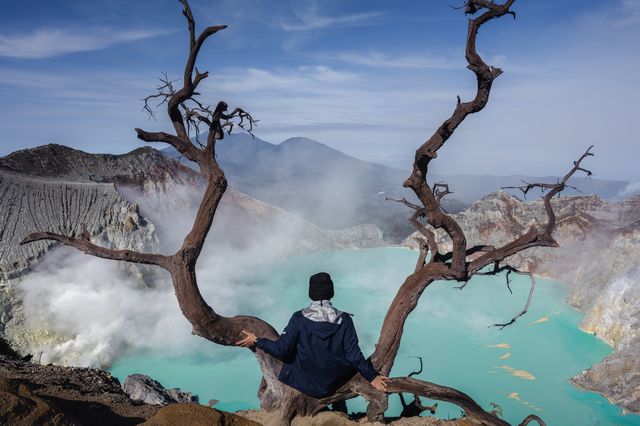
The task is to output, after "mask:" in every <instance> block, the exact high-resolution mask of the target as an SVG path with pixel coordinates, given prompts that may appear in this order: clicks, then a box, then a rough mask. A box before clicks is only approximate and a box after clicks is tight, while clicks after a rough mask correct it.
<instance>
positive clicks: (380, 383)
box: [371, 374, 389, 392]
mask: <svg viewBox="0 0 640 426" xmlns="http://www.w3.org/2000/svg"><path fill="white" fill-rule="evenodd" d="M387 380H389V378H388V377H387V376H383V375H382V374H378V375H377V376H376V378H375V379H373V380H372V381H371V386H373V387H374V388H376V389H378V390H379V391H380V392H386V391H387Z"/></svg>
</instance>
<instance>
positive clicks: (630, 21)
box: [585, 0, 640, 30]
mask: <svg viewBox="0 0 640 426" xmlns="http://www.w3.org/2000/svg"><path fill="white" fill-rule="evenodd" d="M585 17H586V22H587V23H589V24H591V25H596V26H601V25H603V24H604V25H605V27H606V28H607V29H611V30H617V29H622V28H627V27H635V26H638V25H640V0H619V1H618V2H616V3H615V4H609V3H605V4H604V7H602V8H601V9H599V10H597V11H595V12H591V13H587V14H586V15H585Z"/></svg>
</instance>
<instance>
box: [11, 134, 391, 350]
mask: <svg viewBox="0 0 640 426" xmlns="http://www.w3.org/2000/svg"><path fill="white" fill-rule="evenodd" d="M203 185H204V181H203V179H202V177H201V176H200V175H199V174H198V173H196V172H194V171H193V170H192V169H190V168H188V167H185V166H183V165H181V164H179V163H178V162H177V161H175V160H173V159H171V158H170V157H168V156H166V155H164V154H162V153H160V152H158V151H156V150H154V149H152V148H140V149H136V150H134V151H132V152H130V153H128V154H124V155H107V154H88V153H85V152H82V151H78V150H74V149H71V148H67V147H64V146H60V145H45V146H41V147H38V148H33V149H28V150H22V151H17V152H15V153H12V154H10V155H8V156H6V157H4V158H0V335H7V336H8V337H9V339H10V340H11V341H13V342H14V344H16V345H17V346H18V348H19V349H22V350H23V351H28V350H29V349H30V348H31V347H33V346H34V344H35V343H36V342H40V343H42V342H43V341H57V342H58V343H61V342H59V341H58V340H59V336H51V335H47V334H48V332H47V327H46V324H45V325H43V326H42V329H41V330H39V331H37V332H36V331H35V330H30V329H29V328H28V327H27V326H26V324H25V321H24V319H25V317H24V312H23V307H22V300H21V295H20V281H21V278H22V277H23V276H24V275H25V274H27V273H28V272H29V270H30V268H32V267H33V266H34V265H35V264H37V263H38V262H39V260H40V259H42V258H43V256H44V255H45V254H46V253H47V252H48V251H49V250H51V249H52V247H53V246H55V245H56V243H52V242H47V241H40V242H35V243H31V244H28V245H25V246H20V245H19V242H20V241H21V239H22V238H24V237H25V236H26V235H28V234H29V233H31V232H34V231H52V232H56V233H60V234H64V235H79V234H80V233H81V232H82V231H83V229H86V231H87V232H88V233H89V235H90V238H91V240H92V241H93V242H94V243H96V244H99V245H103V246H107V247H113V248H120V249H122V248H128V249H134V250H139V251H155V252H167V253H168V252H172V251H173V250H175V249H176V248H177V247H178V244H180V242H181V241H182V238H184V235H186V232H187V230H188V228H189V227H190V225H191V222H192V218H193V215H194V214H195V211H196V209H197V207H198V204H199V201H200V196H201V194H202V191H203V188H204V187H203ZM209 240H210V241H212V243H211V244H212V245H214V246H216V247H218V248H220V247H236V248H242V247H243V246H248V245H252V244H256V243H258V242H261V243H264V244H265V245H267V244H268V247H271V248H273V247H277V249H278V253H280V254H287V253H292V252H298V251H300V250H307V251H308V250H319V249H336V248H351V247H366V246H372V245H379V244H380V243H381V241H382V232H381V231H380V230H379V229H378V228H377V227H375V226H373V225H361V226H357V227H354V228H350V229H347V230H344V231H325V230H323V229H320V228H318V227H317V226H315V225H313V224H311V223H309V222H307V221H305V220H303V219H300V218H298V217H296V216H294V215H292V214H289V213H287V212H285V211H284V210H282V209H279V208H277V207H273V206H270V205H268V204H265V203H262V202H260V201H257V200H255V199H253V198H251V197H248V196H246V195H244V194H241V193H239V192H237V191H235V190H233V189H232V188H230V189H229V190H228V192H227V193H226V194H225V197H224V198H223V201H222V203H221V206H220V209H219V212H218V215H217V217H216V221H215V224H214V228H213V230H212V234H211V236H210V238H209ZM121 268H122V270H123V271H124V272H125V273H126V274H128V275H129V276H131V275H133V276H135V277H136V278H137V282H138V284H139V285H140V286H151V285H153V282H154V279H155V278H156V277H157V275H156V274H158V273H159V272H158V271H157V269H154V268H151V267H143V266H137V265H129V264H125V263H122V264H121Z"/></svg>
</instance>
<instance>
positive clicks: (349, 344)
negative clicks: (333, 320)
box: [344, 313, 379, 382]
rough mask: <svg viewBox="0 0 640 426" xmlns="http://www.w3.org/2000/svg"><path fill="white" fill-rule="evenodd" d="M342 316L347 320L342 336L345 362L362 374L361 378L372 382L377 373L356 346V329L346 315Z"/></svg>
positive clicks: (357, 345)
mask: <svg viewBox="0 0 640 426" xmlns="http://www.w3.org/2000/svg"><path fill="white" fill-rule="evenodd" d="M344 316H345V317H346V318H347V321H346V323H345V327H347V329H346V331H345V335H344V351H345V355H346V356H347V361H349V363H350V364H351V365H352V366H353V367H354V368H355V369H357V370H358V372H359V373H360V374H362V377H364V378H365V379H367V380H368V381H369V382H372V381H373V380H374V379H375V378H376V377H377V376H378V375H379V373H378V372H377V371H376V370H375V368H373V365H372V364H371V360H369V359H365V357H364V355H362V351H361V350H360V346H359V344H358V334H357V333H356V328H355V326H354V325H353V321H352V320H351V317H350V316H349V314H346V313H345V314H344Z"/></svg>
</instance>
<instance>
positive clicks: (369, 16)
mask: <svg viewBox="0 0 640 426" xmlns="http://www.w3.org/2000/svg"><path fill="white" fill-rule="evenodd" d="M295 15H296V19H295V20H294V21H287V20H285V19H284V18H282V17H281V18H280V27H281V28H282V29H283V30H285V31H309V30H315V29H321V28H328V27H338V26H340V27H352V26H360V25H367V24H370V23H371V22H372V21H373V20H375V18H378V17H380V16H382V15H383V12H366V13H354V14H346V15H336V16H327V15H322V14H321V13H320V12H319V11H318V5H317V3H316V2H315V1H314V2H312V3H310V5H309V7H308V8H306V9H303V10H299V11H297V12H296V13H295Z"/></svg>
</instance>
